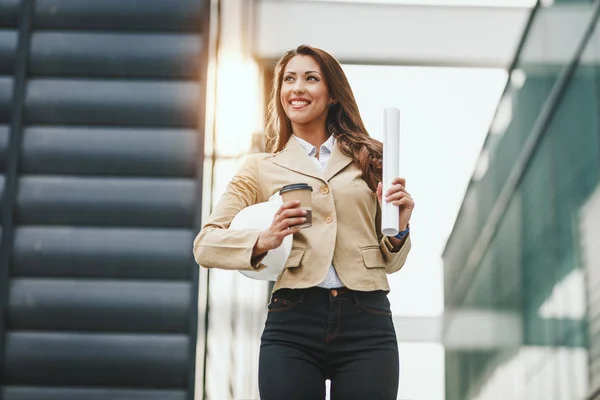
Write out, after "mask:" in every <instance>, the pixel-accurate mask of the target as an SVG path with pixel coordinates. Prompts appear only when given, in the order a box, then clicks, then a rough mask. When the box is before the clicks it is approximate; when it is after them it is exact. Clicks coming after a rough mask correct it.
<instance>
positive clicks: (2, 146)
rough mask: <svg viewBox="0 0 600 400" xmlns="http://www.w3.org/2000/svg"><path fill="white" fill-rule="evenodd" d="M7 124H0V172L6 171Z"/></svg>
mask: <svg viewBox="0 0 600 400" xmlns="http://www.w3.org/2000/svg"><path fill="white" fill-rule="evenodd" d="M8 135H9V133H8V125H0V172H1V171H6V156H7V152H8Z"/></svg>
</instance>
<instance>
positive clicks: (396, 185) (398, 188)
mask: <svg viewBox="0 0 600 400" xmlns="http://www.w3.org/2000/svg"><path fill="white" fill-rule="evenodd" d="M396 192H406V179H404V178H399V177H398V178H394V179H393V180H392V186H390V188H389V189H388V190H387V191H386V192H385V195H386V198H387V197H389V196H390V195H392V194H394V193H396ZM406 193H408V192H406Z"/></svg>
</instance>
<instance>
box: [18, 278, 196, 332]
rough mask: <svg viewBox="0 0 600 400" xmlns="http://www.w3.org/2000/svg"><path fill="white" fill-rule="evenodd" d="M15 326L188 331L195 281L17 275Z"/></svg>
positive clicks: (127, 330)
mask: <svg viewBox="0 0 600 400" xmlns="http://www.w3.org/2000/svg"><path fill="white" fill-rule="evenodd" d="M9 294H10V297H9V314H8V316H9V318H8V324H7V327H8V328H9V329H13V330H49V331H78V330H79V331H113V332H119V331H120V332H140V333H141V332H144V333H187V331H188V330H189V326H188V320H189V313H190V306H191V303H192V301H193V300H192V299H191V295H192V291H191V284H190V283H189V282H139V281H137V282H134V281H109V280H82V279H70V280H66V279H60V280H59V279H12V280H11V285H10V289H9Z"/></svg>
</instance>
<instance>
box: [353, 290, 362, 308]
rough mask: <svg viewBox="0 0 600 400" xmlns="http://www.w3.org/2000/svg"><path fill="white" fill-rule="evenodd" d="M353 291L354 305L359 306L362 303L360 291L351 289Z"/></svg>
mask: <svg viewBox="0 0 600 400" xmlns="http://www.w3.org/2000/svg"><path fill="white" fill-rule="evenodd" d="M351 292H352V299H353V300H354V305H356V306H358V305H360V299H359V297H358V292H357V291H356V290H351Z"/></svg>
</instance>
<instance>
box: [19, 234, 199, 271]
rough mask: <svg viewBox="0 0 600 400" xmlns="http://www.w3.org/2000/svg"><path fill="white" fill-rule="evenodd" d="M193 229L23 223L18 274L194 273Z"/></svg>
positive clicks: (20, 235) (20, 236)
mask: <svg viewBox="0 0 600 400" xmlns="http://www.w3.org/2000/svg"><path fill="white" fill-rule="evenodd" d="M193 240H194V233H193V232H192V231H190V230H187V229H185V230H183V229H121V228H117V229H110V228H81V227H23V226H22V227H19V228H17V231H16V235H15V249H14V259H13V265H12V272H13V275H14V276H30V277H75V278H104V279H146V280H148V279H164V280H184V279H189V278H190V277H189V274H190V265H193V262H194V260H193V258H192V252H191V250H190V249H191V248H192V243H193Z"/></svg>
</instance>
